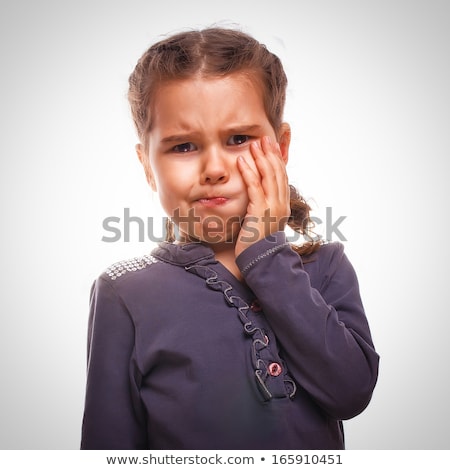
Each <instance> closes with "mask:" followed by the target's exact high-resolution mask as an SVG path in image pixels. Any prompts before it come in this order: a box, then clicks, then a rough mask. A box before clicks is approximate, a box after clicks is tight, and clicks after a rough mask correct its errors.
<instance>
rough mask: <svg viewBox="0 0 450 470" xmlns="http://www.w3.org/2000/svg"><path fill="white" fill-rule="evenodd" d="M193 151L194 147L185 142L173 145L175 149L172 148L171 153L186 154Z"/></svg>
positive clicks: (190, 143)
mask: <svg viewBox="0 0 450 470" xmlns="http://www.w3.org/2000/svg"><path fill="white" fill-rule="evenodd" d="M195 149H196V148H195V145H194V144H193V143H192V142H186V143H184V144H178V145H175V147H173V148H172V151H174V152H175V153H187V152H193V151H194V150H195Z"/></svg>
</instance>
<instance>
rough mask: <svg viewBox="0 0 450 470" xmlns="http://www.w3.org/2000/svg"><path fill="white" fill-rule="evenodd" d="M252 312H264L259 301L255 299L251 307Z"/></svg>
mask: <svg viewBox="0 0 450 470" xmlns="http://www.w3.org/2000/svg"><path fill="white" fill-rule="evenodd" d="M250 310H251V311H252V312H260V311H261V310H262V308H261V305H260V304H259V302H258V299H255V300H254V301H253V302H252V304H251V305H250Z"/></svg>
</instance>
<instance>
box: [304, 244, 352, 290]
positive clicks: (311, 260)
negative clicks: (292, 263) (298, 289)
mask: <svg viewBox="0 0 450 470" xmlns="http://www.w3.org/2000/svg"><path fill="white" fill-rule="evenodd" d="M302 261H303V266H304V269H305V271H307V272H308V273H309V275H310V277H311V281H312V283H313V284H316V285H317V286H320V287H321V288H324V287H325V286H326V285H327V284H328V283H329V282H330V280H331V279H332V278H333V277H334V276H335V275H336V274H337V273H340V272H342V270H344V271H347V270H348V269H350V270H352V269H353V268H352V267H351V264H350V263H349V261H348V259H347V257H346V255H345V252H344V245H343V244H342V243H340V242H324V243H323V244H321V245H320V247H319V249H318V250H317V251H315V252H314V253H311V254H309V255H305V256H302Z"/></svg>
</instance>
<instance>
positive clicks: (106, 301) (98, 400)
mask: <svg viewBox="0 0 450 470" xmlns="http://www.w3.org/2000/svg"><path fill="white" fill-rule="evenodd" d="M134 336H135V331H134V324H133V321H132V318H131V317H130V314H129V312H128V310H127V308H126V307H125V305H124V303H123V302H122V300H121V298H120V297H119V295H118V294H117V293H116V291H115V290H114V289H113V287H112V286H111V284H110V283H109V282H108V280H106V279H104V278H103V277H99V278H98V280H97V281H96V282H95V283H94V285H93V287H92V290H91V300H90V315H89V325H88V354H87V356H88V365H87V382H86V398H85V408H84V416H83V425H82V436H81V449H96V450H101V449H144V448H145V446H146V442H147V439H146V425H145V419H144V413H143V412H142V409H141V404H140V400H139V385H140V380H141V376H140V374H139V371H138V368H137V366H136V361H135V358H134Z"/></svg>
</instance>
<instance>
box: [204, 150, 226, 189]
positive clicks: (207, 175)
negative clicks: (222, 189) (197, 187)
mask: <svg viewBox="0 0 450 470" xmlns="http://www.w3.org/2000/svg"><path fill="white" fill-rule="evenodd" d="M226 157H227V155H224V153H222V152H221V151H220V150H216V149H208V151H207V152H205V154H204V156H203V161H202V173H201V183H202V184H220V183H226V182H227V181H228V180H229V178H230V168H229V161H228V160H229V158H230V157H229V156H228V159H227V158H226Z"/></svg>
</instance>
